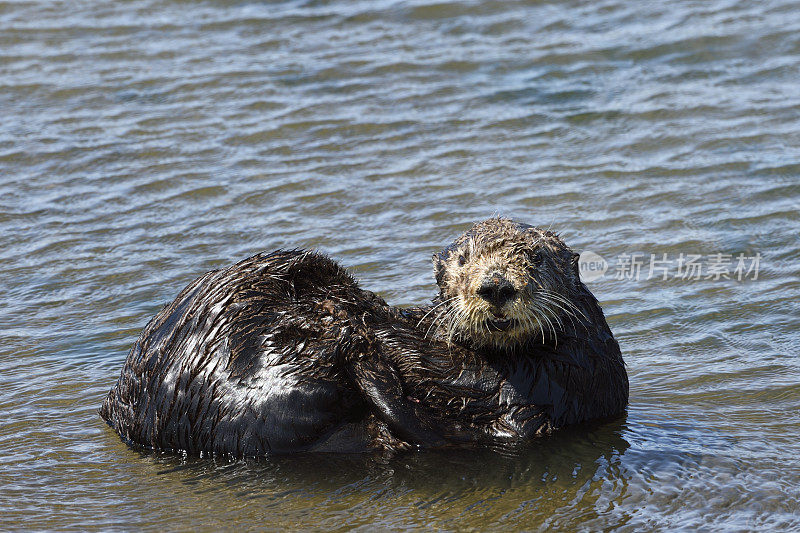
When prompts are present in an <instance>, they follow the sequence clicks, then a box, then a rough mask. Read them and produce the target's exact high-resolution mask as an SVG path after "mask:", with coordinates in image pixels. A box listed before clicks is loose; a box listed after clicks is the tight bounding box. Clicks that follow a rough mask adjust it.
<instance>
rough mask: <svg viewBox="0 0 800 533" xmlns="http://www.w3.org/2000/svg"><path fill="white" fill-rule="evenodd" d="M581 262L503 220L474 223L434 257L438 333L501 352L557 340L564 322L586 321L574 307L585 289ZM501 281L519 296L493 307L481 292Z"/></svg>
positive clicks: (545, 236) (553, 239) (551, 240)
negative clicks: (577, 263)
mask: <svg viewBox="0 0 800 533" xmlns="http://www.w3.org/2000/svg"><path fill="white" fill-rule="evenodd" d="M575 261H576V254H574V253H573V252H572V250H570V249H569V247H567V246H566V244H564V243H563V241H561V240H560V239H559V238H558V237H557V236H556V235H555V234H554V233H551V232H548V231H543V230H540V229H538V228H534V227H530V226H524V225H519V224H517V223H515V222H513V221H511V220H509V219H503V218H491V219H488V220H485V221H483V222H480V223H478V224H476V225H475V226H473V227H472V229H470V230H469V231H468V232H467V233H465V234H464V235H462V236H461V237H459V238H458V239H457V240H456V241H455V242H454V243H453V244H452V245H451V246H449V247H448V248H446V249H445V250H444V251H442V252H441V253H439V254H436V255H434V266H435V272H436V278H437V283H438V284H439V288H440V299H441V301H439V302H438V303H437V307H436V309H435V310H434V311H433V312H434V313H435V319H434V322H435V327H436V331H437V334H438V335H440V336H442V337H444V338H445V339H447V341H448V342H452V341H453V340H454V339H460V340H470V341H472V343H473V344H475V345H477V346H485V345H494V346H497V347H498V348H508V347H511V346H515V345H519V344H522V343H524V342H528V341H530V340H536V339H538V341H540V342H542V343H544V342H545V341H546V340H547V339H555V338H557V336H558V335H557V332H558V330H560V329H562V328H563V326H564V321H574V320H575V318H577V317H578V316H580V310H579V309H578V308H577V307H576V306H575V304H574V303H573V302H572V301H571V296H573V295H574V294H575V293H576V292H577V291H576V288H577V284H579V283H580V281H579V280H578V279H577V272H576V270H575ZM501 277H502V278H505V280H507V281H508V282H510V284H511V285H512V286H513V288H514V290H515V293H514V295H513V296H512V297H510V298H509V299H507V300H506V301H504V302H502V303H501V305H496V304H492V303H490V302H489V301H488V300H487V299H486V298H484V297H481V295H480V294H479V290H480V288H481V285H482V284H483V283H484V282H485V281H486V280H487V279H495V280H497V279H502V278H501ZM572 300H574V298H572Z"/></svg>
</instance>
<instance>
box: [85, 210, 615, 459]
mask: <svg viewBox="0 0 800 533" xmlns="http://www.w3.org/2000/svg"><path fill="white" fill-rule="evenodd" d="M482 224H483V225H484V226H481V225H480V224H479V225H478V226H476V227H475V228H473V229H472V230H471V232H472V233H470V232H468V233H467V234H465V235H464V236H462V237H461V238H460V239H459V240H457V241H456V242H455V243H454V244H453V245H451V246H450V247H448V248H447V249H445V250H444V251H443V252H442V253H440V254H438V255H437V256H435V260H434V262H435V265H436V274H437V283H438V284H439V286H440V291H441V292H440V295H439V297H438V298H437V300H436V301H435V306H434V307H430V308H415V309H406V310H403V309H398V308H394V307H390V306H388V305H387V304H386V303H385V302H384V301H383V300H382V299H380V298H379V297H377V296H375V295H374V294H373V293H371V292H369V291H364V290H362V289H361V288H359V287H358V285H357V284H356V283H355V281H354V280H353V279H352V278H351V277H350V276H349V275H348V274H347V273H346V272H345V271H344V270H343V269H342V268H340V267H339V266H338V265H337V264H336V263H334V262H333V261H331V260H330V259H328V258H326V257H324V256H321V255H319V254H316V253H313V252H299V251H292V252H274V253H272V254H260V255H257V256H254V257H251V258H249V259H246V260H244V261H241V262H240V263H237V264H235V265H233V266H231V267H228V268H225V269H222V270H218V271H212V272H209V273H207V274H206V275H204V276H202V277H201V278H199V279H197V280H196V281H195V282H193V283H192V284H191V285H189V286H188V287H187V288H186V289H184V290H183V291H182V292H181V294H180V295H179V296H178V297H177V298H176V300H175V301H174V302H172V303H171V304H169V305H168V306H167V307H165V308H164V309H162V311H161V312H160V313H158V314H157V315H156V316H155V317H154V318H153V319H152V320H151V321H150V323H149V324H148V325H147V326H146V327H145V329H144V330H143V332H142V334H141V335H140V337H139V339H138V340H137V341H136V343H135V344H134V346H133V348H132V349H131V352H130V354H129V356H128V359H127V361H126V363H125V366H124V368H123V370H122V374H121V376H120V378H119V380H118V382H117V384H116V386H115V387H114V388H113V389H112V390H111V391H110V392H109V395H108V397H107V398H106V400H105V402H104V403H103V406H102V408H101V416H102V417H103V418H104V419H105V420H106V421H107V422H108V423H109V425H111V426H112V427H113V428H114V429H115V430H117V431H118V432H119V433H120V435H121V436H122V437H123V438H124V439H125V440H127V441H129V442H132V443H136V444H140V445H144V446H147V447H150V448H154V449H162V450H164V449H168V450H184V451H187V452H191V453H196V452H208V453H217V454H229V455H233V456H237V457H238V456H251V455H264V454H270V453H289V452H299V451H315V450H316V451H343V452H349V451H362V450H366V449H397V448H403V447H406V446H408V445H409V444H411V445H420V446H425V447H433V446H444V445H448V444H458V443H471V442H477V443H497V442H509V441H510V442H517V441H520V440H525V439H528V438H531V437H533V436H535V435H538V434H541V433H544V432H547V431H550V430H551V429H553V428H557V427H560V426H563V425H566V424H571V423H575V422H581V421H584V420H589V419H592V418H599V417H607V416H613V415H616V414H619V413H620V412H622V411H623V410H624V407H625V405H626V403H627V396H628V382H627V376H626V374H625V370H624V365H623V362H622V358H621V355H620V352H619V347H618V346H617V343H616V341H615V340H614V338H613V336H612V335H611V332H610V330H609V329H608V326H607V325H606V323H605V319H604V318H603V315H602V311H601V310H600V308H599V306H598V305H597V302H596V300H595V299H594V297H593V296H592V295H591V294H590V293H589V291H588V290H587V289H586V288H585V287H584V286H583V284H581V283H580V281H579V280H577V278H575V277H574V276H576V275H577V274H574V273H570V274H569V275H567V272H566V271H564V270H563V268H562V267H563V265H560V264H558V265H557V264H556V263H555V262H554V263H553V264H549V265H545V264H543V263H540V264H539V266H540V267H541V269H542V273H543V274H545V278H547V276H550V278H552V279H551V280H550V281H547V279H540V276H539V275H538V274H537V273H535V272H530V271H526V270H525V269H524V268H521V265H522V263H525V264H527V262H528V259H529V258H528V256H527V255H526V254H527V253H528V252H531V251H535V250H539V248H540V247H545V246H547V244H548V243H547V240H548V239H549V237H548V238H546V239H544V240H542V237H543V236H545V237H546V236H547V235H552V234H549V233H547V232H541V231H540V230H537V229H536V228H531V227H529V226H524V225H519V224H515V223H513V222H511V221H508V220H505V219H490V220H489V221H486V222H484V223H482ZM556 240H557V239H556ZM557 242H558V243H560V241H557ZM562 245H563V243H562ZM563 246H564V249H565V250H567V251H568V248H566V246H565V245H563ZM542 249H545V248H542ZM545 250H546V252H545V255H544V256H545V258H549V259H548V260H550V259H553V260H554V261H555V259H554V258H558V254H556V253H555V252H554V251H553V250H552V249H550V248H546V249H545ZM560 251H561V250H560ZM500 252H502V253H500ZM564 253H570V254H571V251H569V252H564ZM467 256H469V257H467ZM565 257H566V256H565ZM522 259H524V261H522ZM518 263H519V264H518ZM551 282H552V283H555V284H558V283H562V284H566V283H569V284H570V285H569V287H567V289H568V291H567V292H566V293H558V292H557V291H553V290H552V288H547V289H544V287H550V285H548V283H551ZM552 283H551V284H552ZM537 287H539V288H537ZM534 289H535V290H534ZM542 290H547V291H551V292H548V293H544V292H541V291H542ZM537 292H538V293H539V296H537ZM567 298H572V299H573V306H572V307H570V306H569V305H568V304H567V303H565V302H564V300H565V299H567ZM537 302H538V303H537ZM543 302H551V305H550V306H549V307H546V308H545V304H544V303H543ZM575 302H577V303H575ZM537 306H538V307H537ZM526 309H528V310H530V313H531V314H530V315H527V314H526V312H525V310H526ZM537 324H538V326H537Z"/></svg>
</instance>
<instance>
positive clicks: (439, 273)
mask: <svg viewBox="0 0 800 533" xmlns="http://www.w3.org/2000/svg"><path fill="white" fill-rule="evenodd" d="M432 259H433V275H434V276H436V284H437V285H441V284H442V280H443V279H444V258H443V257H442V254H441V253H435V254H433V258H432Z"/></svg>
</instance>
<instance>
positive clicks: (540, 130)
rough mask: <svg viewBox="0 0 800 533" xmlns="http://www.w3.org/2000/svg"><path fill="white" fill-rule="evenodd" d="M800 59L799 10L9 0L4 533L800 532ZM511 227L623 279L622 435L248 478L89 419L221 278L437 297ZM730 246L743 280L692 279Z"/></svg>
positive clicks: (260, 472) (0, 56)
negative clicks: (453, 248)
mask: <svg viewBox="0 0 800 533" xmlns="http://www.w3.org/2000/svg"><path fill="white" fill-rule="evenodd" d="M798 36H800V10H798V8H797V4H796V3H794V2H789V1H785V2H784V1H780V0H775V1H765V2H757V3H756V2H744V1H740V2H736V1H723V0H714V1H710V2H689V1H679V2H672V3H670V4H664V3H656V2H621V1H620V0H606V1H599V2H596V1H592V2H578V1H568V2H556V1H553V0H545V1H540V2H513V1H492V2H488V1H485V2H447V1H444V2H432V1H427V0H417V1H408V2H324V1H315V2H297V1H292V2H281V3H258V2H227V1H221V0H219V1H212V0H209V1H200V2H184V1H180V0H164V1H159V2H157V1H155V0H133V1H130V2H112V3H106V2H91V1H88V0H87V1H82V0H63V1H55V0H28V1H8V0H6V1H3V0H0V74H2V75H1V76H0V109H2V115H1V116H2V120H1V121H0V280H2V281H0V287H2V291H0V337H1V338H0V413H2V423H0V486H2V487H3V490H2V491H0V508H2V509H3V513H2V517H0V527H2V528H3V529H68V528H69V529H112V528H119V529H150V530H162V529H165V528H168V529H181V530H193V529H197V528H200V529H207V530H214V529H232V528H239V527H244V528H252V529H256V528H258V529H270V530H273V529H276V530H277V529H286V528H292V529H294V528H303V529H326V530H327V529H331V530H339V529H349V528H362V529H370V528H372V527H375V526H378V527H381V528H394V529H405V528H409V529H414V528H430V527H432V528H441V529H445V530H462V529H475V530H486V529H489V530H508V529H514V530H515V529H540V528H541V529H544V528H553V529H565V530H575V529H585V530H597V529H606V528H607V529H621V530H629V529H630V530H634V529H635V530H639V529H661V528H670V529H673V528H687V529H695V528H705V529H709V528H710V529H731V530H762V529H763V530H766V529H770V530H771V529H785V530H792V529H798V528H800V461H799V460H798V457H800V362H799V361H798V357H797V353H798V347H799V346H800V342H799V341H800V334H798V324H800V314H799V313H798V308H799V307H800V304H798V301H800V299H799V297H800V284H799V283H798V281H799V280H800V264H799V263H800V252H798V221H800V214H798V211H800V91H799V90H798V89H797V87H798V82H799V81H800V79H799V77H800V71H799V70H798V68H799V67H800V37H798ZM493 213H500V214H504V215H508V216H512V217H514V218H517V219H519V220H521V221H525V222H529V223H535V224H539V225H543V226H551V225H552V227H553V228H554V229H556V230H558V231H560V232H561V234H562V236H563V237H564V239H565V240H566V241H567V242H568V243H569V244H570V245H571V246H573V247H574V248H575V249H576V250H590V251H592V252H595V253H597V254H599V255H600V256H602V257H603V258H605V259H606V260H607V261H608V262H609V265H610V266H609V270H608V272H607V273H606V274H605V276H603V277H602V278H601V279H599V280H596V281H592V282H590V283H589V285H590V288H591V289H592V290H593V291H594V292H595V294H596V295H597V296H598V298H599V299H600V301H601V303H602V304H603V306H604V309H605V310H606V314H607V317H608V321H609V323H610V325H611V328H612V330H613V331H614V332H615V334H616V336H617V338H618V340H619V342H620V345H621V347H622V350H623V354H624V356H625V358H626V361H627V364H628V370H629V374H630V380H631V402H630V408H629V410H628V414H627V417H626V418H625V419H624V420H620V421H617V422H613V423H609V424H601V425H599V426H588V427H581V428H574V429H571V430H569V431H565V432H563V433H561V434H558V435H556V436H554V437H552V438H549V439H543V440H542V441H539V442H535V443H532V444H531V446H530V447H528V448H526V449H524V450H521V451H518V452H516V453H513V454H499V453H495V452H489V451H486V452H456V453H453V452H450V453H443V452H429V453H413V454H406V455H401V456H399V457H396V458H394V459H391V460H380V459H378V458H375V457H363V456H354V457H352V456H340V457H336V456H334V457H330V456H307V457H294V458H281V459H273V460H266V461H240V462H234V463H229V462H225V461H212V460H198V459H183V458H180V457H174V456H161V455H154V454H147V453H140V452H138V451H135V450H131V449H129V448H128V447H126V446H125V445H124V444H123V443H122V442H120V440H119V439H118V438H117V436H116V435H115V434H114V433H113V432H112V431H111V430H110V429H108V428H107V427H106V426H105V425H104V423H103V422H102V421H101V420H100V418H99V417H98V416H97V409H98V407H99V405H100V402H101V400H102V398H103V396H104V395H105V393H106V391H107V390H108V389H109V388H110V387H111V386H112V384H113V383H114V381H115V380H116V377H117V375H118V373H119V370H120V368H121V366H122V362H123V360H124V357H125V355H126V352H127V350H128V348H129V347H130V345H131V344H132V342H133V340H134V338H135V337H136V335H137V333H138V331H139V330H140V329H141V328H142V326H143V325H144V324H145V323H146V321H147V320H148V318H149V317H151V316H152V315H153V314H154V313H155V312H156V311H157V310H158V309H159V308H160V306H161V305H162V304H163V303H165V302H166V301H168V300H170V299H172V298H173V297H174V296H175V295H176V294H177V292H178V291H179V290H180V289H181V288H182V287H183V286H185V285H186V284H187V283H188V282H189V281H190V280H192V279H193V278H194V277H196V276H198V275H199V274H201V273H203V272H205V271H206V270H209V269H211V268H215V267H218V266H222V265H226V264H229V263H232V262H233V261H235V260H238V259H241V258H243V257H246V256H247V255H250V254H252V253H255V252H257V251H261V250H271V249H275V248H279V247H298V246H299V247H313V248H318V249H322V250H324V251H326V252H327V253H329V254H330V255H332V256H333V257H335V258H336V259H337V260H339V261H341V262H342V263H343V264H345V265H347V266H348V267H349V268H350V269H351V270H352V271H353V272H354V273H355V274H356V276H357V277H358V278H359V279H360V280H361V282H362V285H363V286H365V287H367V288H370V289H373V290H376V291H377V292H379V293H380V294H381V295H382V296H384V297H385V298H386V299H387V300H388V301H389V302H391V303H393V304H397V305H407V304H415V303H422V302H425V301H426V300H428V299H429V298H430V297H431V296H432V295H433V293H434V285H433V276H432V272H431V270H432V268H431V265H430V255H431V253H432V252H434V251H436V250H438V249H439V248H441V247H442V246H444V245H445V244H447V243H449V242H450V240H451V239H453V238H454V237H455V236H456V235H457V234H458V233H460V232H461V231H463V230H464V229H465V228H466V227H467V226H468V225H469V224H470V223H471V222H473V221H475V220H479V219H482V218H486V217H487V216H489V215H492V214H493ZM637 253H640V254H644V255H643V256H642V257H643V262H644V267H643V269H642V271H641V272H640V276H639V279H638V280H637V279H635V276H633V275H631V276H621V277H623V279H616V277H618V276H617V273H620V274H626V271H625V270H624V266H625V259H624V258H625V257H626V256H625V255H624V254H637ZM718 253H721V254H730V256H731V257H732V258H733V264H734V265H733V266H735V263H736V257H737V256H739V255H741V256H742V257H746V258H752V257H755V256H756V254H760V264H759V269H758V275H757V279H753V278H754V277H755V276H754V273H752V272H751V274H750V275H749V276H745V279H743V280H742V281H738V280H736V279H733V280H730V279H727V280H726V279H719V280H715V279H713V277H712V279H686V280H682V279H679V278H678V279H676V278H675V277H674V274H675V273H676V270H677V258H678V257H679V256H680V254H684V257H686V254H699V255H701V256H702V266H703V267H704V268H708V267H709V266H710V262H711V259H710V257H709V256H713V254H718ZM650 254H656V257H657V258H662V257H663V256H662V254H667V259H668V261H670V263H668V266H669V267H670V270H669V272H668V273H667V274H668V276H667V277H668V279H666V280H664V279H661V275H660V273H659V271H658V270H656V271H655V272H654V275H652V276H651V275H650V274H649V270H648V268H649V260H650ZM729 266H730V265H729ZM733 266H731V268H730V269H731V270H732V268H733ZM628 273H629V274H632V273H631V272H628ZM704 273H705V272H704ZM629 277H630V278H634V279H628V278H629ZM701 278H705V275H703V276H701Z"/></svg>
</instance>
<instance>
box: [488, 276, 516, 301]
mask: <svg viewBox="0 0 800 533" xmlns="http://www.w3.org/2000/svg"><path fill="white" fill-rule="evenodd" d="M516 295H517V289H515V288H514V286H513V285H512V284H511V282H510V281H508V280H507V279H506V278H505V277H503V275H502V274H491V275H489V276H486V277H485V278H484V280H483V283H481V286H480V288H478V296H480V297H481V298H483V299H484V300H486V301H487V302H489V303H490V304H492V305H494V306H495V307H503V305H504V304H505V303H506V302H508V301H510V300H512V299H514V297H515V296H516Z"/></svg>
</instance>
